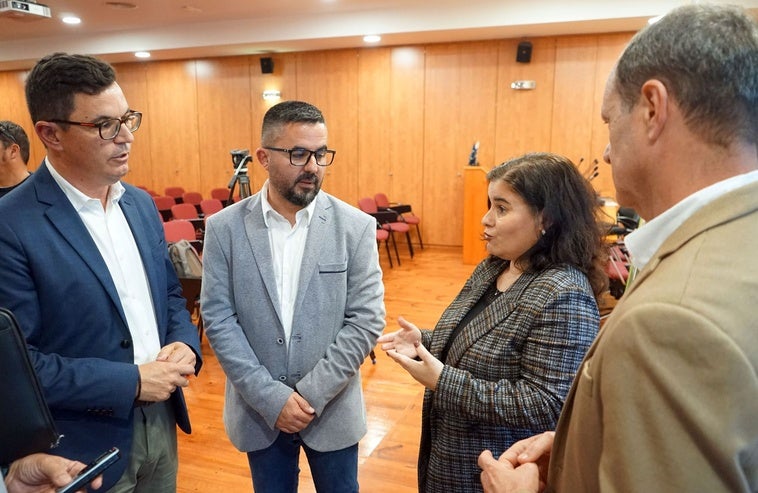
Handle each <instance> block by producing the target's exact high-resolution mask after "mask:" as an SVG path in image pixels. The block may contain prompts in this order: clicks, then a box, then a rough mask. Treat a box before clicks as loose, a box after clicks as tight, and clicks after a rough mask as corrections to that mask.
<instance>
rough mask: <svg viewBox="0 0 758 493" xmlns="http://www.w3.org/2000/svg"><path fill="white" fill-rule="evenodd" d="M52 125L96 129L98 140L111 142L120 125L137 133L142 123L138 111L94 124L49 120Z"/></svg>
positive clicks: (140, 114) (119, 129)
mask: <svg viewBox="0 0 758 493" xmlns="http://www.w3.org/2000/svg"><path fill="white" fill-rule="evenodd" d="M50 121H51V122H53V123H66V124H68V125H79V126H81V127H91V128H96V129H97V130H98V132H100V138H101V139H103V140H113V139H115V138H116V136H117V135H118V133H119V132H120V131H121V125H124V126H125V127H126V129H127V130H129V131H130V132H131V133H134V132H136V131H137V129H138V128H139V126H140V123H142V113H140V112H139V111H129V112H128V113H127V114H125V115H124V116H122V117H121V118H107V119H105V120H101V121H99V122H97V123H95V122H72V121H69V120H50Z"/></svg>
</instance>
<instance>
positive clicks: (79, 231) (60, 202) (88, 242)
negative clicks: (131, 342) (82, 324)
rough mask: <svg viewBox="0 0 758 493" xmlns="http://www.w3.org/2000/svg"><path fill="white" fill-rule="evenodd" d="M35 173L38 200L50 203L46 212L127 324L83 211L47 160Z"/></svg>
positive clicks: (42, 202) (114, 287)
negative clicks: (78, 208) (80, 214)
mask: <svg viewBox="0 0 758 493" xmlns="http://www.w3.org/2000/svg"><path fill="white" fill-rule="evenodd" d="M35 175H38V177H39V178H38V179H37V180H36V182H35V189H36V192H37V199H38V200H39V202H40V203H41V204H45V205H47V206H48V208H47V210H46V211H45V215H46V216H47V218H48V219H49V220H50V222H51V223H52V224H53V226H54V227H55V228H56V229H57V230H58V232H59V233H60V234H61V236H62V237H63V238H64V239H65V240H66V241H67V242H68V244H69V245H71V248H72V249H73V250H74V252H76V254H77V255H78V256H79V257H80V258H81V260H82V261H83V262H84V263H85V264H86V265H87V266H88V267H89V269H90V270H91V271H92V273H93V274H94V275H95V277H96V278H97V280H98V281H99V282H100V284H101V285H102V286H103V289H104V290H105V291H106V292H107V293H108V296H109V297H110V298H111V301H112V302H113V304H114V305H115V307H116V309H117V310H118V313H119V315H120V316H121V320H122V321H123V322H124V326H126V316H125V315H124V310H123V308H122V307H121V301H120V300H119V298H118V293H117V292H116V286H115V284H113V280H112V279H111V275H110V272H109V271H108V266H106V265H105V261H104V260H103V257H102V256H101V255H100V251H99V250H98V249H97V245H95V242H94V241H93V240H92V237H91V236H90V234H89V231H88V230H87V227H86V226H85V225H84V222H82V220H81V218H80V217H79V213H78V212H77V211H76V210H75V209H74V206H73V205H71V202H69V200H68V198H67V197H66V194H64V193H63V190H61V189H60V187H59V186H58V184H57V183H56V182H55V180H54V179H53V177H52V175H51V174H50V172H49V171H48V169H47V166H46V165H45V164H44V163H43V165H42V166H40V168H39V169H38V170H37V172H36V173H35Z"/></svg>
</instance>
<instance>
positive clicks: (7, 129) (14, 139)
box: [0, 120, 29, 164]
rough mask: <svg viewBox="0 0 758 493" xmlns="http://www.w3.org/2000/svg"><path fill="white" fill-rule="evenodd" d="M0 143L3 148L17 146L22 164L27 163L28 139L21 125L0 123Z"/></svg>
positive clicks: (7, 121)
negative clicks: (0, 142)
mask: <svg viewBox="0 0 758 493" xmlns="http://www.w3.org/2000/svg"><path fill="white" fill-rule="evenodd" d="M0 141H2V143H3V145H4V146H5V147H8V146H11V145H13V144H18V148H19V149H20V150H21V159H22V160H23V161H24V164H27V163H28V162H29V137H27V135H26V132H24V129H23V128H21V125H17V124H15V123H13V122H12V121H10V120H2V121H0Z"/></svg>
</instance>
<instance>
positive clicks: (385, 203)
mask: <svg viewBox="0 0 758 493" xmlns="http://www.w3.org/2000/svg"><path fill="white" fill-rule="evenodd" d="M374 201H376V206H377V207H378V208H380V209H382V208H387V207H389V206H390V199H388V198H387V195H385V194H383V193H381V192H379V193H377V194H376V195H374Z"/></svg>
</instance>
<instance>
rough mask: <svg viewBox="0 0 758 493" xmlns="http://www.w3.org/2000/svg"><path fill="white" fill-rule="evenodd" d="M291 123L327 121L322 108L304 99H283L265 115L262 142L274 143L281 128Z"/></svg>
mask: <svg viewBox="0 0 758 493" xmlns="http://www.w3.org/2000/svg"><path fill="white" fill-rule="evenodd" d="M289 123H311V124H316V123H326V122H325V121H324V115H323V114H322V113H321V110H319V109H318V108H316V107H315V106H313V105H312V104H310V103H305V102H303V101H283V102H281V103H278V104H275V105H274V106H272V107H271V108H269V110H268V111H267V112H266V114H265V115H264V116H263V127H262V129H261V143H262V144H263V145H264V146H266V145H273V144H274V142H275V141H276V138H277V137H278V136H279V133H280V130H281V128H282V127H283V126H284V125H287V124H289Z"/></svg>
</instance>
